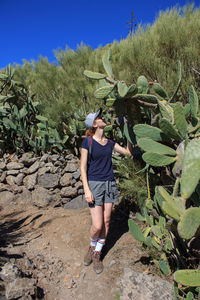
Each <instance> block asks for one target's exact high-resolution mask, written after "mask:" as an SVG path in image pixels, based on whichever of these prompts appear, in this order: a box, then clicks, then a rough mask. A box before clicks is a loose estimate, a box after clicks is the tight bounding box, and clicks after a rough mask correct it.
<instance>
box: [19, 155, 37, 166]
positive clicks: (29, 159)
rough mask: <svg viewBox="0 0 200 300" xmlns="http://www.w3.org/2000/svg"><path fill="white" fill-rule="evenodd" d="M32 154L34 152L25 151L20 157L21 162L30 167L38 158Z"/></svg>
mask: <svg viewBox="0 0 200 300" xmlns="http://www.w3.org/2000/svg"><path fill="white" fill-rule="evenodd" d="M32 155H33V154H32V153H24V154H23V155H22V157H21V158H20V159H19V162H20V163H22V164H24V166H26V167H30V166H31V165H32V164H34V162H35V161H36V160H38V158H37V157H32Z"/></svg>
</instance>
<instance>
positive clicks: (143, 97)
mask: <svg viewBox="0 0 200 300" xmlns="http://www.w3.org/2000/svg"><path fill="white" fill-rule="evenodd" d="M132 99H133V100H134V99H136V100H140V101H144V102H147V103H153V104H157V103H158V98H157V97H156V96H154V95H148V94H136V95H135V96H133V97H132Z"/></svg>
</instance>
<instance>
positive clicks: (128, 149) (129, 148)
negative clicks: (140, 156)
mask: <svg viewBox="0 0 200 300" xmlns="http://www.w3.org/2000/svg"><path fill="white" fill-rule="evenodd" d="M114 150H115V151H116V152H118V153H120V154H123V155H128V156H132V144H131V143H130V142H129V141H128V140H127V147H126V148H124V147H121V146H120V145H119V144H118V143H115V146H114Z"/></svg>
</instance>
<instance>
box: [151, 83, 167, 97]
mask: <svg viewBox="0 0 200 300" xmlns="http://www.w3.org/2000/svg"><path fill="white" fill-rule="evenodd" d="M153 89H154V92H155V93H156V94H158V95H159V96H160V97H162V98H164V99H168V98H169V97H168V94H167V92H166V91H165V90H164V88H163V87H162V86H161V85H160V84H159V83H154V84H153Z"/></svg>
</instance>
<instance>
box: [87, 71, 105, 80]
mask: <svg viewBox="0 0 200 300" xmlns="http://www.w3.org/2000/svg"><path fill="white" fill-rule="evenodd" d="M83 74H84V75H85V76H86V77H88V78H91V79H96V80H100V79H104V78H106V75H105V74H101V73H97V72H92V71H88V70H85V71H84V72H83Z"/></svg>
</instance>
